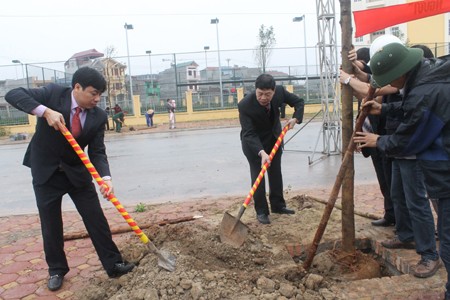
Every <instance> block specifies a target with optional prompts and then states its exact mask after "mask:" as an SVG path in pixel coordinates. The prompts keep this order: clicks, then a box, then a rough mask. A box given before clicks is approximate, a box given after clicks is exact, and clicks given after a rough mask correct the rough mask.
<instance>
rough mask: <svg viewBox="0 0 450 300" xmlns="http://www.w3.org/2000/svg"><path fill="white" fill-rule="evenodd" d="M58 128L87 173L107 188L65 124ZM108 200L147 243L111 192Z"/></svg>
mask: <svg viewBox="0 0 450 300" xmlns="http://www.w3.org/2000/svg"><path fill="white" fill-rule="evenodd" d="M59 130H60V131H61V133H62V134H63V135H64V137H65V138H66V140H67V141H68V142H69V144H70V145H71V146H72V148H73V150H74V151H75V152H76V153H77V154H78V156H79V157H80V159H81V161H82V162H83V164H84V165H85V167H86V168H87V169H88V171H89V173H91V175H92V177H93V178H94V179H95V181H96V182H97V184H98V186H100V187H101V186H103V187H105V188H109V187H108V185H107V184H106V183H105V182H104V181H103V179H102V178H101V177H100V175H99V174H98V172H97V170H96V169H95V167H94V165H93V164H92V163H91V161H90V160H89V158H88V157H87V155H86V154H85V153H84V151H83V149H81V147H80V145H79V144H78V143H77V141H76V140H75V138H74V137H73V135H72V134H71V133H70V131H69V130H68V129H67V127H66V126H64V125H61V126H60V128H59ZM108 200H109V201H110V202H112V204H114V206H115V207H116V208H117V210H118V211H119V213H120V214H121V215H122V217H123V218H124V219H125V221H126V222H127V223H128V225H130V227H131V229H133V231H134V232H135V233H136V234H137V235H138V236H139V238H140V239H141V241H142V242H143V243H144V244H147V243H148V242H149V241H150V240H149V238H148V237H147V235H145V233H144V232H143V231H142V230H141V229H140V228H139V226H138V225H137V224H136V222H135V221H134V220H133V218H132V217H131V216H130V215H129V214H128V212H127V211H126V209H125V208H124V207H123V206H122V204H120V202H119V200H118V199H117V198H116V196H114V194H113V193H111V194H109V195H108Z"/></svg>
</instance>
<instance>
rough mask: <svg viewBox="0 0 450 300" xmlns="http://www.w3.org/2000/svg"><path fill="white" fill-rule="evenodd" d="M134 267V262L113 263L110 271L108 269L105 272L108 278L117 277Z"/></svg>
mask: <svg viewBox="0 0 450 300" xmlns="http://www.w3.org/2000/svg"><path fill="white" fill-rule="evenodd" d="M134 267H135V264H133V263H128V262H121V263H115V264H114V267H113V269H112V270H111V271H108V272H107V273H108V276H109V277H110V278H117V277H120V276H122V275H125V274H127V273H128V272H130V271H131V270H133V268H134Z"/></svg>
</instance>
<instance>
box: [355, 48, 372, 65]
mask: <svg viewBox="0 0 450 300" xmlns="http://www.w3.org/2000/svg"><path fill="white" fill-rule="evenodd" d="M356 59H357V60H362V61H363V62H365V63H366V64H367V63H368V62H369V60H370V49H369V48H367V47H363V48H359V49H358V50H356Z"/></svg>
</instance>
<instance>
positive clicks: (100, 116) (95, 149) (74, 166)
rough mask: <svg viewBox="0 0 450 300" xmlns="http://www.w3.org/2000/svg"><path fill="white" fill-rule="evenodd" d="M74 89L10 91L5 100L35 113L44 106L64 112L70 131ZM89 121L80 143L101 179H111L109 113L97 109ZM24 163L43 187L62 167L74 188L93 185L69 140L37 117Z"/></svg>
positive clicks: (89, 113) (54, 88) (88, 111)
mask: <svg viewBox="0 0 450 300" xmlns="http://www.w3.org/2000/svg"><path fill="white" fill-rule="evenodd" d="M71 92H72V89H71V88H68V87H62V86H59V85H56V84H50V85H48V86H45V87H42V88H39V89H28V90H27V89H24V88H18V89H14V90H11V91H9V92H8V93H7V94H6V95H5V99H6V101H7V102H8V103H10V104H11V105H12V106H14V107H15V108H17V109H19V110H21V111H24V112H26V113H29V114H31V112H32V111H33V109H35V108H36V107H37V106H39V105H40V104H42V105H45V106H46V107H48V108H51V109H53V110H55V111H58V112H60V113H61V114H62V115H63V116H64V119H65V122H66V126H67V127H68V128H69V130H70V108H71ZM86 113H87V114H86V121H85V123H84V126H83V130H82V132H81V135H80V136H79V137H78V138H77V142H78V144H79V145H80V147H81V148H82V149H84V148H85V147H86V146H88V155H89V159H90V161H91V162H92V164H93V165H94V166H95V168H96V169H97V171H98V173H99V174H100V176H110V170H109V164H108V159H107V156H106V150H105V144H104V134H105V123H106V121H107V115H106V113H105V112H104V111H103V110H102V109H100V108H98V107H94V108H92V109H89V110H87V112H86ZM23 164H24V165H25V166H28V167H30V168H31V173H32V176H33V183H34V184H43V183H45V182H47V181H48V179H49V178H50V177H51V176H52V174H53V173H54V172H55V171H56V170H58V168H61V169H62V170H63V171H64V172H65V173H66V175H67V177H68V178H69V180H70V181H71V182H72V184H73V185H75V186H77V187H80V186H83V185H86V184H89V183H90V182H92V177H91V174H90V173H89V172H88V171H87V169H86V167H85V166H84V164H83V163H82V161H81V160H80V158H79V157H78V155H77V154H76V153H75V151H74V150H73V149H72V146H70V144H69V143H68V142H67V140H66V138H65V137H64V136H63V135H62V134H61V133H60V132H59V131H57V130H55V129H54V128H53V127H50V126H49V125H48V123H47V120H46V119H45V118H37V125H36V132H35V134H34V135H33V138H32V139H31V141H30V144H29V145H28V148H27V151H26V153H25V157H24V161H23Z"/></svg>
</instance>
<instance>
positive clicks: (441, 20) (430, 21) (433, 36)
mask: <svg viewBox="0 0 450 300" xmlns="http://www.w3.org/2000/svg"><path fill="white" fill-rule="evenodd" d="M407 2H408V3H409V2H417V0H408V1H407ZM406 24H407V31H408V43H409V45H410V46H412V45H415V44H425V45H426V46H428V47H429V48H430V49H431V51H432V52H433V54H437V56H441V55H445V54H447V53H445V47H443V46H444V44H443V43H444V42H445V41H446V39H445V29H446V28H447V27H446V26H447V24H446V23H445V15H444V14H439V15H436V16H432V17H428V18H424V19H420V20H416V21H411V22H408V23H406ZM436 43H438V45H437V46H438V48H437V53H435V49H434V46H435V45H436ZM439 46H440V47H439Z"/></svg>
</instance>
